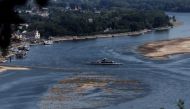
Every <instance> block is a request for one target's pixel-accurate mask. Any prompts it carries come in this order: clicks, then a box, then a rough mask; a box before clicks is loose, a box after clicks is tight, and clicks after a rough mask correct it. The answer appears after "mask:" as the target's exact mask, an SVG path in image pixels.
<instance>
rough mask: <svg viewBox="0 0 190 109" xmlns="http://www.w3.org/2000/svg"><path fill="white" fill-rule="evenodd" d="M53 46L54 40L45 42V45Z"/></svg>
mask: <svg viewBox="0 0 190 109" xmlns="http://www.w3.org/2000/svg"><path fill="white" fill-rule="evenodd" d="M52 44H53V41H52V40H47V41H44V45H52Z"/></svg>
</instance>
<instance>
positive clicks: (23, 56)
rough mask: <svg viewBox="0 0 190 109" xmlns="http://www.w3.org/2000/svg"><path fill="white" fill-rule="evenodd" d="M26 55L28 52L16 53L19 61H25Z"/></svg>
mask: <svg viewBox="0 0 190 109" xmlns="http://www.w3.org/2000/svg"><path fill="white" fill-rule="evenodd" d="M26 54H27V52H26V51H18V52H17V53H16V58H17V59H23V58H25V57H26Z"/></svg>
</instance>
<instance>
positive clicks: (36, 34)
mask: <svg viewBox="0 0 190 109" xmlns="http://www.w3.org/2000/svg"><path fill="white" fill-rule="evenodd" d="M40 38H41V35H40V33H39V31H38V30H36V31H35V39H40Z"/></svg>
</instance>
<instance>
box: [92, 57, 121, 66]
mask: <svg viewBox="0 0 190 109" xmlns="http://www.w3.org/2000/svg"><path fill="white" fill-rule="evenodd" d="M89 64H91V65H122V63H118V62H115V61H112V60H108V59H106V58H104V59H102V60H98V61H95V62H90V63H89Z"/></svg>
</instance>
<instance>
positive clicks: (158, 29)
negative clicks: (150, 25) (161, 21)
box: [155, 27, 171, 31]
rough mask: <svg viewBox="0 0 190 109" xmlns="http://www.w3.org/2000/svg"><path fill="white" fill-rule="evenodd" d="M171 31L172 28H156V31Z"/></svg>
mask: <svg viewBox="0 0 190 109" xmlns="http://www.w3.org/2000/svg"><path fill="white" fill-rule="evenodd" d="M169 29H171V27H160V28H155V31H168V30H169Z"/></svg>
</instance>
